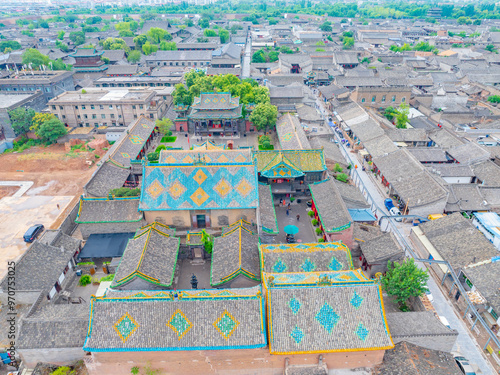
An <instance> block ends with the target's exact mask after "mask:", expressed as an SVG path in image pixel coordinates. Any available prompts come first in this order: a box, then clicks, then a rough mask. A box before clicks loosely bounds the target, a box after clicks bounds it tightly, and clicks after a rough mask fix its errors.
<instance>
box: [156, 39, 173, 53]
mask: <svg viewBox="0 0 500 375" xmlns="http://www.w3.org/2000/svg"><path fill="white" fill-rule="evenodd" d="M160 50H162V51H177V44H175V42H167V41H166V40H162V42H161V43H160Z"/></svg>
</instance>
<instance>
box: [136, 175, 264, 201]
mask: <svg viewBox="0 0 500 375" xmlns="http://www.w3.org/2000/svg"><path fill="white" fill-rule="evenodd" d="M144 168H145V169H144V173H143V176H144V177H143V189H142V192H141V203H140V205H139V209H140V210H141V211H157V210H197V209H231V208H256V207H257V205H258V189H257V174H256V172H255V168H254V166H252V165H235V166H233V165H227V166H226V165H223V166H189V167H188V166H181V167H174V166H162V165H159V166H158V165H157V166H146V167H144Z"/></svg>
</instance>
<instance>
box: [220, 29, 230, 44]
mask: <svg viewBox="0 0 500 375" xmlns="http://www.w3.org/2000/svg"><path fill="white" fill-rule="evenodd" d="M219 38H220V42H221V44H225V43H227V42H228V41H229V31H227V30H224V29H219Z"/></svg>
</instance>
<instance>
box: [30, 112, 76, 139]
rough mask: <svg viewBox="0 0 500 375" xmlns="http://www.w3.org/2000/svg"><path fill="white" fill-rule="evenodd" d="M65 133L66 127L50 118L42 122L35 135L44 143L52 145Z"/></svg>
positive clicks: (55, 119) (57, 120)
mask: <svg viewBox="0 0 500 375" xmlns="http://www.w3.org/2000/svg"><path fill="white" fill-rule="evenodd" d="M67 132H68V131H67V130H66V127H65V126H64V124H63V123H62V122H61V121H60V120H59V119H57V118H51V119H50V120H47V121H44V122H42V124H41V125H40V127H39V128H38V130H37V131H36V133H35V134H36V135H37V137H39V138H41V139H42V140H44V141H45V142H49V143H54V142H55V141H57V140H58V139H59V138H61V137H62V136H64V135H66V133H67Z"/></svg>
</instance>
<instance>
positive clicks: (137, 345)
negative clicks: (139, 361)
mask: <svg viewBox="0 0 500 375" xmlns="http://www.w3.org/2000/svg"><path fill="white" fill-rule="evenodd" d="M176 293H177V298H174V293H173V292H171V291H170V292H166V291H163V292H157V293H154V294H153V296H149V295H151V293H150V292H136V293H135V294H130V293H120V292H114V293H111V294H108V295H107V296H106V297H101V298H96V297H92V300H91V308H90V324H89V329H88V333H87V338H86V341H85V344H84V348H83V350H85V351H90V352H100V351H106V352H120V351H176V350H222V349H251V348H262V347H265V346H267V338H266V327H265V319H264V315H263V314H264V298H263V296H262V290H261V287H260V286H257V287H254V288H247V289H225V290H219V289H217V290H209V291H206V290H202V291H191V290H188V291H177V292H176ZM127 295H130V296H131V297H132V298H128V297H127ZM144 296H146V297H144ZM193 302H195V303H193ZM152 312H154V313H152Z"/></svg>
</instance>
